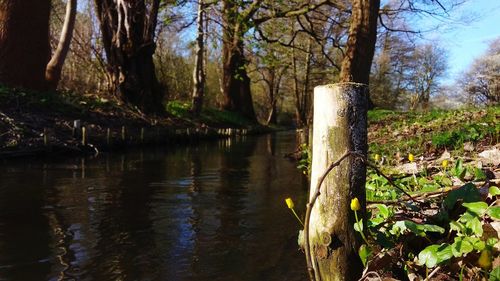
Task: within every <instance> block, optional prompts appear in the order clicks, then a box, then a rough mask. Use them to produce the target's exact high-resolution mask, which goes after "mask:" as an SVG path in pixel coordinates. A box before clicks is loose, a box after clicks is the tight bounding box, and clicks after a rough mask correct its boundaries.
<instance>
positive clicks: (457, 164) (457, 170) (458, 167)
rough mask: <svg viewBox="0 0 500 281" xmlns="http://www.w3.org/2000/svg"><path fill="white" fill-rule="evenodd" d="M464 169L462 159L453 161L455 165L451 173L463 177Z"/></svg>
mask: <svg viewBox="0 0 500 281" xmlns="http://www.w3.org/2000/svg"><path fill="white" fill-rule="evenodd" d="M465 172H466V169H465V167H464V165H463V162H462V159H459V160H458V161H457V162H455V167H453V169H452V173H453V175H454V176H456V177H457V178H463V177H464V176H465Z"/></svg>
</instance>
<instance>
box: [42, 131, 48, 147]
mask: <svg viewBox="0 0 500 281" xmlns="http://www.w3.org/2000/svg"><path fill="white" fill-rule="evenodd" d="M48 144H49V140H48V136H47V128H43V145H44V146H47V145H48Z"/></svg>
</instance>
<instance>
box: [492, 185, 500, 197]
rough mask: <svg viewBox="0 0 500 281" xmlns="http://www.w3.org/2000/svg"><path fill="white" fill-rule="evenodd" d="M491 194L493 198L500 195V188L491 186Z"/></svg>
mask: <svg viewBox="0 0 500 281" xmlns="http://www.w3.org/2000/svg"><path fill="white" fill-rule="evenodd" d="M490 194H491V196H497V195H500V188H498V186H490Z"/></svg>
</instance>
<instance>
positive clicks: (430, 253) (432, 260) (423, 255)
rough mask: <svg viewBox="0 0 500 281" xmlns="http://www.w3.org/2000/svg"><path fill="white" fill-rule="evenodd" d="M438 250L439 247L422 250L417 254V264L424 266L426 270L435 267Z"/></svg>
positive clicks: (432, 246)
mask: <svg viewBox="0 0 500 281" xmlns="http://www.w3.org/2000/svg"><path fill="white" fill-rule="evenodd" d="M438 248H439V245H430V246H428V247H427V248H425V249H423V250H422V251H421V252H420V253H419V254H418V261H417V263H418V264H419V265H425V266H427V267H428V268H432V267H435V266H436V264H437V263H438V255H437V249H438Z"/></svg>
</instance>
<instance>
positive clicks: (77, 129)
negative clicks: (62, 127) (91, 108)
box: [71, 120, 81, 138]
mask: <svg viewBox="0 0 500 281" xmlns="http://www.w3.org/2000/svg"><path fill="white" fill-rule="evenodd" d="M80 126H81V121H80V120H73V128H72V130H71V135H72V136H73V137H74V138H76V137H77V133H78V132H80Z"/></svg>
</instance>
